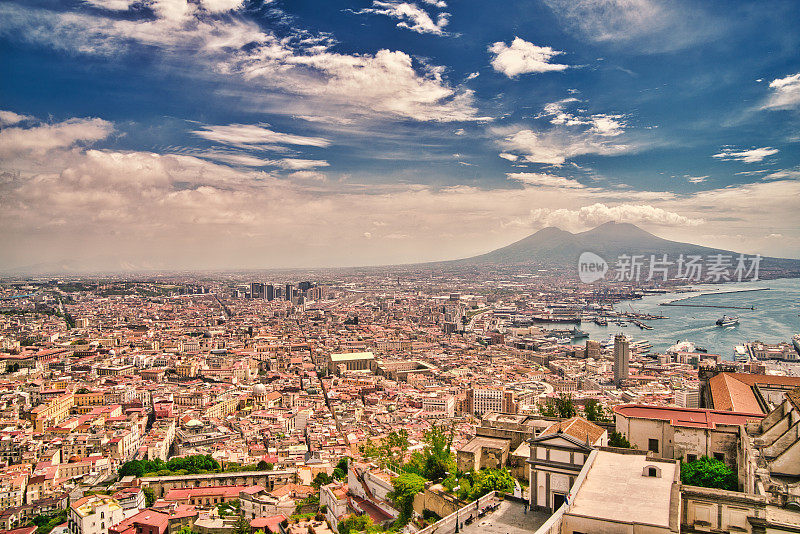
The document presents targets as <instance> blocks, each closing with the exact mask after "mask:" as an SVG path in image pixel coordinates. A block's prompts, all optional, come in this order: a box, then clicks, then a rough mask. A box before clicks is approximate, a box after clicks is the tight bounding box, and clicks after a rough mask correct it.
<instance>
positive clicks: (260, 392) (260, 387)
mask: <svg viewBox="0 0 800 534" xmlns="http://www.w3.org/2000/svg"><path fill="white" fill-rule="evenodd" d="M266 394H267V386H265V385H264V384H256V386H255V387H254V388H253V396H254V397H263V396H264V395H266Z"/></svg>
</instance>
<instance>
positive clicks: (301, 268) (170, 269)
mask: <svg viewBox="0 0 800 534" xmlns="http://www.w3.org/2000/svg"><path fill="white" fill-rule="evenodd" d="M615 225H622V226H630V227H633V228H636V229H637V230H640V231H642V232H646V233H648V234H650V235H652V236H654V237H656V238H661V237H660V236H658V235H657V234H654V233H652V232H649V231H647V230H645V229H643V228H641V227H639V226H638V225H635V224H632V223H617V222H616V221H607V222H605V223H602V224H599V225H597V226H595V227H593V228H589V229H587V230H581V231H578V232H570V231H569V230H564V229H562V228H559V227H557V226H546V227H544V228H540V229H538V230H536V231H535V232H533V233H531V234H528V235H527V236H524V237H522V238H520V239H516V240H514V241H512V242H510V243H507V244H505V245H501V246H500V247H497V248H494V249H492V250H488V251H485V252H482V253H478V254H473V255H471V256H462V257H458V258H450V259H440V260H428V261H418V262H408V263H376V264H362V265H328V266H324V265H317V266H308V265H300V266H281V267H234V266H231V267H208V268H202V267H199V268H198V267H163V268H141V269H130V270H117V271H114V270H98V271H67V270H63V271H52V272H45V271H41V273H39V272H37V271H30V272H26V271H24V267H25V266H22V267H18V268H12V269H6V270H0V277H3V276H5V277H8V276H13V275H19V276H27V275H30V276H36V275H37V274H41V275H42V276H45V275H49V274H52V275H57V274H59V273H62V274H65V275H87V276H91V275H102V274H113V275H124V274H146V273H154V274H155V273H161V274H177V273H179V272H197V273H215V272H219V273H242V272H251V271H317V270H329V269H330V270H348V269H361V268H370V269H373V268H393V267H397V268H401V267H415V266H418V267H424V266H427V265H431V266H435V265H436V264H448V263H458V262H460V261H464V260H470V259H476V258H480V257H481V256H484V255H487V254H491V253H493V252H496V251H498V250H500V249H502V248H505V247H508V246H511V245H514V244H516V243H519V242H521V241H525V240H526V239H527V238H530V237H533V236H535V235H537V234H539V233H540V232H543V231H545V230H558V231H560V232H566V233H569V234H571V235H577V234H584V233H588V232H591V231H593V230H597V229H599V228H601V227H613V226H615ZM661 239H663V238H661ZM669 241H672V240H669ZM673 242H674V243H677V244H679V245H686V246H701V247H706V246H705V245H698V244H696V243H688V242H680V241H673ZM707 248H716V247H707ZM723 250H724V249H723ZM634 252H635V251H634V250H632V253H634ZM728 252H731V253H736V254H739V253H742V252H741V251H737V250H731V251H728ZM765 257H767V256H765ZM772 258H775V259H785V260H796V261H798V262H800V258H782V257H774V256H773V257H772ZM53 263H58V262H53ZM493 263H494V262H491V261H487V262H485V264H487V265H490V264H493ZM526 263H529V264H531V265H537V264H539V265H542V264H547V263H548V258H546V257H545V258H536V259H531V260H530V261H528V262H519V263H517V264H518V265H524V264H526ZM495 264H497V265H502V264H499V263H495ZM475 265H479V263H476V264H475ZM799 265H800V263H799ZM464 266H465V267H466V266H467V264H465V265H464ZM31 267H36V266H31Z"/></svg>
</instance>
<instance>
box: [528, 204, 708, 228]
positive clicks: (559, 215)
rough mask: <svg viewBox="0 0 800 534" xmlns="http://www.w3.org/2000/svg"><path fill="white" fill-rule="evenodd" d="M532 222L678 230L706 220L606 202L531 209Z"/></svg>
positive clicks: (638, 206)
mask: <svg viewBox="0 0 800 534" xmlns="http://www.w3.org/2000/svg"><path fill="white" fill-rule="evenodd" d="M531 220H532V221H534V222H536V223H539V224H543V225H546V226H559V227H562V228H576V227H577V228H585V227H590V228H591V227H595V226H598V225H600V224H603V223H606V222H609V221H615V222H624V223H631V224H655V225H659V226H677V227H685V226H699V225H701V224H703V223H704V222H705V221H704V220H703V219H692V218H689V217H685V216H683V215H679V214H678V213H675V212H671V211H667V210H664V209H662V208H657V207H653V206H650V205H647V204H644V205H642V204H618V205H615V206H607V205H606V204H602V203H596V204H592V205H590V206H583V207H581V208H578V209H566V208H561V209H549V208H538V209H535V210H531Z"/></svg>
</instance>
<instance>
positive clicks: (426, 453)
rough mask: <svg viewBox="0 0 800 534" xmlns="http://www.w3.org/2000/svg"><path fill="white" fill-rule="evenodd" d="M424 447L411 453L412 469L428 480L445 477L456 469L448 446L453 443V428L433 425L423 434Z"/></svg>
mask: <svg viewBox="0 0 800 534" xmlns="http://www.w3.org/2000/svg"><path fill="white" fill-rule="evenodd" d="M422 440H423V442H424V443H425V448H424V449H423V450H422V451H421V452H420V451H416V452H414V453H413V454H412V455H411V462H410V463H411V464H412V466H411V467H412V469H411V470H413V471H415V472H418V473H420V474H422V476H423V477H425V478H427V479H428V480H439V479H443V478H445V477H446V476H447V475H448V473H454V472H455V471H456V462H455V458H454V457H453V452H452V451H451V450H450V446H451V445H452V443H453V429H452V428H451V429H450V432H447V430H445V427H444V425H442V426H438V425H434V426H433V427H431V429H430V430H428V431H426V432H425V433H424V434H423V438H422Z"/></svg>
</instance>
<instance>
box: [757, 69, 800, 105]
mask: <svg viewBox="0 0 800 534" xmlns="http://www.w3.org/2000/svg"><path fill="white" fill-rule="evenodd" d="M769 88H770V90H771V92H770V95H769V96H768V97H767V100H766V101H765V102H764V104H763V105H762V108H763V109H793V108H797V107H800V72H798V73H797V74H792V75H790V76H786V77H784V78H776V79H775V80H772V81H771V82H770V83H769Z"/></svg>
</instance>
